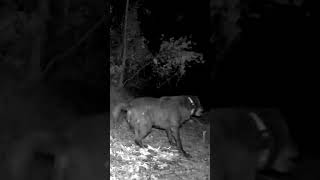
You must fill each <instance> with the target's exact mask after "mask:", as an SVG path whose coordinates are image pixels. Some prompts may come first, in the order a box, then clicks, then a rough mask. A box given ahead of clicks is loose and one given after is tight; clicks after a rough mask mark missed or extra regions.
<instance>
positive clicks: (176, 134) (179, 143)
mask: <svg viewBox="0 0 320 180" xmlns="http://www.w3.org/2000/svg"><path fill="white" fill-rule="evenodd" d="M171 130H172V132H173V135H174V137H175V139H176V142H177V148H178V150H179V151H180V152H181V153H182V154H183V155H184V156H185V157H186V158H191V157H192V156H191V155H190V154H188V153H186V152H185V151H184V150H183V148H182V144H181V139H180V133H179V127H172V128H171Z"/></svg>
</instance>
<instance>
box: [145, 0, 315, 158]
mask: <svg viewBox="0 0 320 180" xmlns="http://www.w3.org/2000/svg"><path fill="white" fill-rule="evenodd" d="M261 2H262V3H261V4H259V3H256V4H255V5H252V6H250V8H252V9H250V8H249V10H251V11H256V12H257V13H258V14H259V15H260V18H259V19H255V18H251V17H246V16H245V15H242V16H241V18H240V20H239V21H238V22H237V23H238V25H239V27H240V28H241V30H242V32H241V33H240V34H239V36H238V37H237V39H236V40H235V41H234V42H233V43H231V44H230V46H229V47H228V48H227V52H226V53H225V54H224V56H223V58H221V59H218V58H217V54H218V52H219V50H217V48H216V47H215V46H214V45H213V44H212V43H211V42H210V41H209V38H210V36H211V35H212V33H214V32H217V31H227V30H228V29H224V30H221V27H220V26H221V22H220V24H219V18H218V17H215V16H214V17H213V16H210V13H209V12H210V7H209V6H208V4H209V2H208V1H201V2H200V1H190V2H189V1H188V2H185V1H169V0H165V1H145V3H144V7H147V8H149V9H150V10H151V12H152V15H151V16H148V17H144V16H143V15H141V16H140V19H141V23H142V24H141V26H142V30H143V33H144V35H145V37H146V38H147V39H148V40H149V41H150V48H151V49H154V50H157V48H158V46H159V43H160V42H159V37H160V34H161V33H165V34H170V35H172V36H182V35H186V34H192V36H193V38H194V40H195V41H196V42H197V43H198V46H197V47H196V49H197V50H199V51H201V52H203V53H204V59H205V60H206V63H205V64H204V65H198V66H196V67H193V69H192V70H190V71H188V72H187V76H186V79H185V80H184V81H183V82H182V83H181V84H180V85H179V86H178V87H176V88H174V89H145V91H144V93H143V94H144V95H148V96H161V95H164V94H166V95H167V94H171V95H173V94H193V95H198V96H199V97H200V100H201V102H203V105H204V106H205V108H206V109H209V108H217V107H230V106H254V107H279V108H280V109H281V111H282V112H283V113H284V115H285V116H286V117H287V121H288V124H289V127H290V129H291V131H292V134H293V136H294V138H295V139H296V141H297V142H298V144H299V145H300V148H301V150H302V151H304V152H307V153H306V154H309V155H310V154H312V155H317V151H318V150H319V149H318V148H317V146H315V144H316V139H317V137H318V133H317V132H318V127H317V119H318V118H317V104H318V103H317V94H318V93H317V92H318V88H317V80H318V76H317V75H318V73H317V71H318V68H317V67H318V66H317V65H316V64H317V59H318V54H317V52H316V45H315V44H316V42H317V40H316V39H317V38H316V37H317V33H316V29H315V24H316V18H315V13H316V11H315V8H314V4H312V2H311V1H304V2H303V4H302V5H299V6H294V5H290V4H289V5H288V4H277V3H269V4H271V5H265V4H268V1H261ZM264 3H265V4H264ZM180 15H182V16H183V20H179V21H178V20H177V18H178V17H179V16H180ZM220 33H223V32H220Z"/></svg>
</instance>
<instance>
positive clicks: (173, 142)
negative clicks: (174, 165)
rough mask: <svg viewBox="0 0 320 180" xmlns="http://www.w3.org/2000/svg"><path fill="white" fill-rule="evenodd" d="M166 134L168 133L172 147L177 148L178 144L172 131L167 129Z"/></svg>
mask: <svg viewBox="0 0 320 180" xmlns="http://www.w3.org/2000/svg"><path fill="white" fill-rule="evenodd" d="M166 133H167V136H168V140H169V143H170V145H172V146H177V142H176V141H175V139H174V137H173V135H172V131H171V130H170V129H166Z"/></svg>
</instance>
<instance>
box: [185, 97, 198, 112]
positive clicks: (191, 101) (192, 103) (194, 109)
mask: <svg viewBox="0 0 320 180" xmlns="http://www.w3.org/2000/svg"><path fill="white" fill-rule="evenodd" d="M187 98H188V100H189V102H190V103H191V105H192V109H191V111H190V114H191V115H193V114H194V112H195V111H196V107H195V103H194V101H193V100H192V98H191V97H189V96H188V97H187Z"/></svg>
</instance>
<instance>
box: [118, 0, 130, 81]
mask: <svg viewBox="0 0 320 180" xmlns="http://www.w3.org/2000/svg"><path fill="white" fill-rule="evenodd" d="M128 9H129V0H127V3H126V11H125V18H124V26H123V53H122V65H121V74H120V80H119V82H118V87H123V86H124V84H123V82H124V75H125V69H126V68H125V67H126V60H127V23H128Z"/></svg>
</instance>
